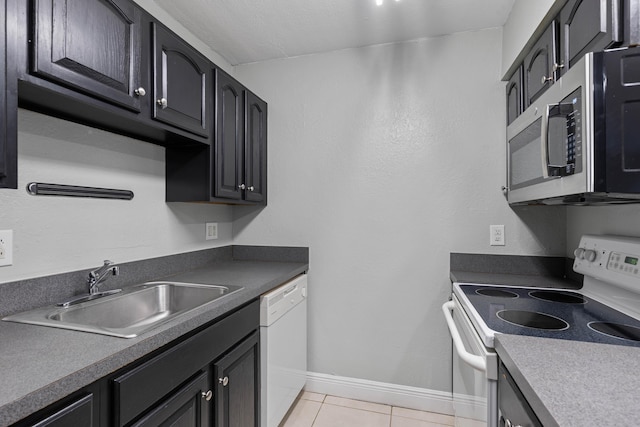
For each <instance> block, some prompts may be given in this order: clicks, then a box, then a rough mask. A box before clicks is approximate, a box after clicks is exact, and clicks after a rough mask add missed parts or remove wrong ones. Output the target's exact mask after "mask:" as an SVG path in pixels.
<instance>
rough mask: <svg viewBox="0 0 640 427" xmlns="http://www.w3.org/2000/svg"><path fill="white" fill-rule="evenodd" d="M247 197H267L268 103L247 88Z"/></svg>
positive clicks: (250, 199)
mask: <svg viewBox="0 0 640 427" xmlns="http://www.w3.org/2000/svg"><path fill="white" fill-rule="evenodd" d="M244 156H245V159H244V163H245V167H244V170H245V182H246V184H245V185H246V193H245V199H246V200H249V201H252V202H265V201H266V197H267V103H266V102H264V101H263V100H262V99H260V98H258V97H257V96H256V95H254V94H253V93H251V92H249V91H247V90H245V154H244Z"/></svg>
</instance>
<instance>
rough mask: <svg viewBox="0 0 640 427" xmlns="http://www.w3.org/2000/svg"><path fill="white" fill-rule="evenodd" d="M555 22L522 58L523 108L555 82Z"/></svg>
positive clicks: (556, 62) (556, 61)
mask: <svg viewBox="0 0 640 427" xmlns="http://www.w3.org/2000/svg"><path fill="white" fill-rule="evenodd" d="M556 40H557V31H556V21H555V20H554V21H553V22H552V23H551V25H549V26H548V27H547V29H546V30H545V32H544V33H543V34H542V36H540V38H539V39H538V41H537V42H536V43H535V44H534V45H533V47H532V48H531V50H530V51H529V53H528V54H527V55H526V56H525V58H524V86H525V90H524V93H525V108H526V107H528V106H529V105H531V103H532V102H533V101H535V100H536V99H538V98H539V97H540V95H542V94H543V93H544V91H545V90H547V88H548V87H549V86H551V85H552V84H553V82H554V81H555V71H556V68H557V64H558V60H557V54H556V46H557V42H556Z"/></svg>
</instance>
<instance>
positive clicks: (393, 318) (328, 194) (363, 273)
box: [233, 29, 565, 391]
mask: <svg viewBox="0 0 640 427" xmlns="http://www.w3.org/2000/svg"><path fill="white" fill-rule="evenodd" d="M501 40H502V34H501V30H500V29H492V30H485V31H479V32H472V33H463V34H456V35H452V36H447V37H442V38H437V39H429V40H420V41H414V42H407V43H402V44H391V45H384V46H374V47H369V48H360V49H351V50H343V51H337V52H332V53H327V54H318V55H310V56H302V57H297V58H291V59H286V60H277V61H270V62H263V63H257V64H249V65H245V66H239V67H236V74H237V76H238V77H239V78H240V79H241V80H242V81H244V82H245V83H246V84H247V85H248V86H249V87H251V88H252V89H253V90H255V91H256V92H257V93H258V94H260V95H261V96H262V97H264V98H265V99H266V101H267V102H268V103H269V165H268V174H269V175H268V180H269V205H268V206H267V207H266V208H265V209H263V210H261V211H259V212H258V211H254V210H251V209H246V210H244V211H243V210H238V211H237V212H236V220H235V221H234V223H233V233H234V243H237V244H267V245H271V244H273V245H305V246H309V247H310V256H311V260H310V266H311V267H310V268H311V270H310V279H309V280H310V291H309V293H310V300H309V304H310V307H309V323H310V326H309V328H310V329H309V340H310V342H309V354H310V356H309V357H310V359H309V369H310V370H311V371H314V372H320V373H328V374H336V375H341V376H347V377H355V378H362V379H368V380H374V381H383V382H389V383H395V384H401V385H409V386H418V387H425V388H429V389H434V390H445V391H446V390H449V388H450V381H451V377H450V375H451V371H450V363H451V347H450V338H449V335H448V333H447V331H446V326H445V323H444V321H443V318H442V314H441V309H440V306H441V304H442V303H443V302H444V301H445V300H446V299H447V297H448V294H449V292H450V282H449V262H448V260H449V253H450V252H452V251H454V252H479V253H508V254H530V255H538V254H544V255H563V254H564V252H565V246H564V238H562V239H558V238H557V236H558V235H560V236H564V233H565V229H564V226H565V223H564V218H565V210H564V208H557V209H556V208H545V209H539V208H520V209H518V210H515V211H514V210H512V209H510V208H509V207H508V205H507V203H506V202H505V200H504V197H503V195H502V193H501V191H500V187H501V186H502V185H503V184H504V182H505V162H504V156H505V132H504V129H505V123H504V116H505V113H504V83H501V82H500V81H499V80H500V71H501V69H500V68H501V67H500V65H501ZM490 224H505V225H506V240H507V245H506V246H505V247H490V246H489V245H488V241H489V225H490Z"/></svg>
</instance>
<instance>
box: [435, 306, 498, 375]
mask: <svg viewBox="0 0 640 427" xmlns="http://www.w3.org/2000/svg"><path fill="white" fill-rule="evenodd" d="M453 307H454V303H453V301H447V302H445V303H444V304H442V311H443V312H444V318H445V320H446V321H447V326H448V327H449V333H450V334H451V339H453V344H454V347H455V348H456V352H457V353H458V356H460V358H461V359H462V360H463V361H464V362H465V363H466V364H467V365H469V366H471V367H472V368H473V369H477V370H478V371H481V372H487V361H486V360H485V359H484V357H482V356H478V355H476V354H473V353H469V352H468V351H467V350H466V349H465V348H464V344H463V342H462V338H460V332H458V328H457V327H456V324H455V323H454V321H453V316H452V315H451V312H452V311H453Z"/></svg>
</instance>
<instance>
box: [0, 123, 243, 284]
mask: <svg viewBox="0 0 640 427" xmlns="http://www.w3.org/2000/svg"><path fill="white" fill-rule="evenodd" d="M18 129H19V131H18V189H17V190H3V191H0V207H1V208H0V230H6V229H11V230H13V233H14V236H13V240H14V242H13V246H14V248H13V249H14V254H13V265H12V266H7V267H0V283H5V282H10V281H14V280H19V279H25V278H30V277H38V276H45V275H50V274H55V273H60V272H65V271H74V270H79V269H83V268H91V267H98V266H99V265H101V264H102V261H103V260H105V259H111V260H112V261H115V262H125V261H133V260H138V259H145V258H152V257H156V256H163V255H168V254H174V253H181V252H188V251H194V250H199V249H205V248H209V247H215V246H224V245H228V244H230V243H231V240H232V235H231V221H232V214H233V211H232V208H231V207H228V206H214V205H204V204H186V203H166V202H165V169H164V168H165V162H164V148H162V147H159V146H156V145H152V144H150V143H147V142H142V141H138V140H134V139H131V138H127V137H123V136H119V135H115V134H112V133H109V132H104V131H101V130H98V129H93V128H90V127H87V126H82V125H78V124H75V123H71V122H66V121H63V120H60V119H56V118H53V117H48V116H44V115H41V114H38V113H34V112H31V111H27V110H19V114H18ZM32 181H35V182H48V183H56V184H70V185H85V186H93V187H106V188H118V189H127V190H132V191H133V192H134V195H135V196H134V198H133V200H131V201H121V200H101V199H87V198H69V197H45V196H30V195H28V194H27V192H26V190H25V188H26V186H27V183H28V182H32ZM207 221H209V222H216V221H217V222H219V230H218V233H219V236H220V237H219V239H218V240H210V241H206V240H205V238H204V232H205V225H204V224H205V222H207ZM0 286H1V285H0Z"/></svg>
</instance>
